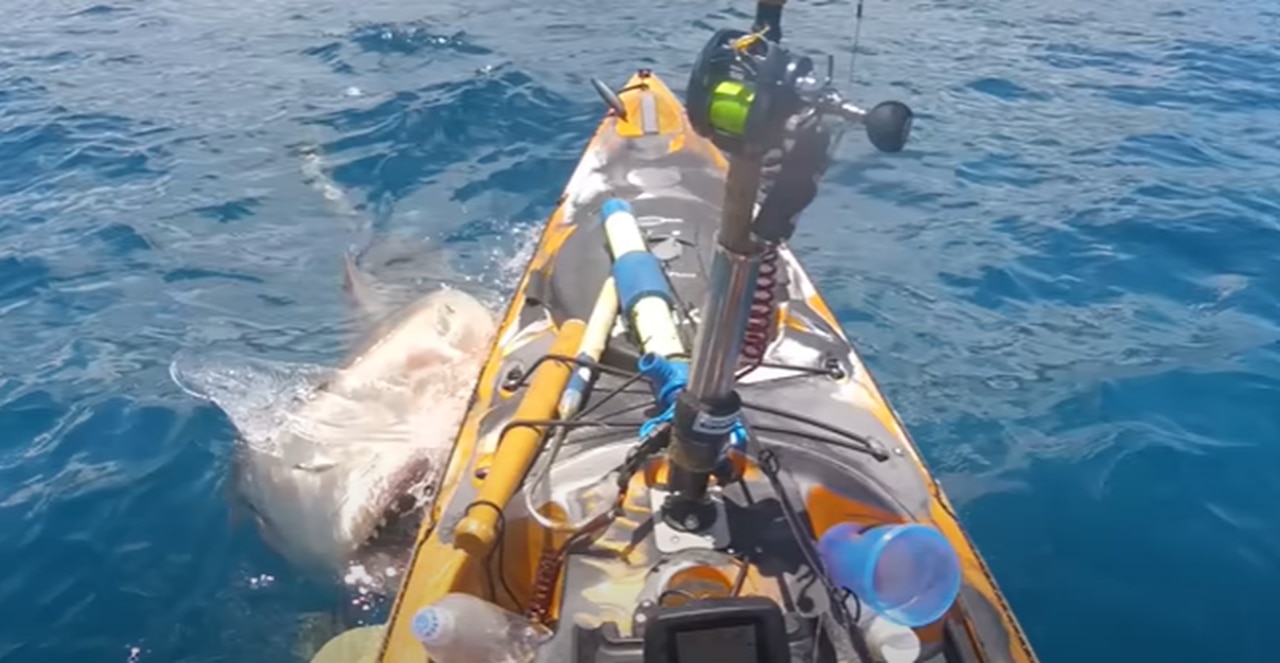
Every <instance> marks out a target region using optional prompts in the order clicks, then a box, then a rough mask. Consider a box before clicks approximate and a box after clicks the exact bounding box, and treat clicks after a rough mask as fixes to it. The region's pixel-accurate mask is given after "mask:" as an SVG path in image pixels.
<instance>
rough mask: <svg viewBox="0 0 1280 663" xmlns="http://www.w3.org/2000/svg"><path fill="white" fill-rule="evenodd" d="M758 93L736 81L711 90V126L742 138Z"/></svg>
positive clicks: (722, 83)
mask: <svg viewBox="0 0 1280 663" xmlns="http://www.w3.org/2000/svg"><path fill="white" fill-rule="evenodd" d="M755 99H756V91H755V90H754V89H752V88H751V87H750V86H748V85H746V84H745V83H742V82H740V81H735V80H725V81H721V82H720V83H718V84H716V86H715V87H714V88H712V90H711V103H710V107H709V108H708V109H707V116H708V119H709V120H710V121H711V126H712V127H714V128H715V129H716V130H717V131H720V132H723V133H726V134H728V135H730V136H733V137H735V138H741V137H742V135H743V133H744V132H745V131H746V126H747V115H748V114H750V112H751V104H752V103H754V102H755Z"/></svg>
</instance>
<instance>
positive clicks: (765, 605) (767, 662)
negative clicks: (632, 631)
mask: <svg viewBox="0 0 1280 663" xmlns="http://www.w3.org/2000/svg"><path fill="white" fill-rule="evenodd" d="M789 660H790V654H789V651H788V647H787V629H786V625H785V624H784V623H783V621H782V610H781V609H779V607H778V604H777V603H774V602H773V601H771V600H769V599H767V598H763V597H742V598H733V599H704V600H700V601H694V602H692V603H688V604H684V605H679V606H672V607H666V608H662V609H661V610H655V611H653V612H651V613H650V614H649V617H648V624H646V625H645V631H644V663H707V662H708V661H726V662H729V661H732V662H733V663H784V662H785V661H789Z"/></svg>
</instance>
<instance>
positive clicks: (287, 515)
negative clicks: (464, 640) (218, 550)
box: [171, 287, 496, 590]
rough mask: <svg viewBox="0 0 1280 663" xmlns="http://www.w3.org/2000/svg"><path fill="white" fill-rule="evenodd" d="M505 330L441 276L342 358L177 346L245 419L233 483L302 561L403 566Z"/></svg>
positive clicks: (379, 569) (196, 390) (370, 572)
mask: <svg viewBox="0 0 1280 663" xmlns="http://www.w3.org/2000/svg"><path fill="white" fill-rule="evenodd" d="M495 332H496V321H495V318H494V316H493V314H492V313H491V312H490V311H489V309H488V308H487V307H485V306H484V305H483V304H482V303H481V302H480V301H479V300H477V299H476V298H475V297H472V296H471V295H469V294H466V293H464V292H462V291H460V290H456V289H452V288H448V287H444V288H438V289H435V290H434V291H432V292H431V293H429V294H427V295H425V296H423V297H420V298H418V299H417V300H415V301H413V302H411V303H410V304H409V305H407V306H405V307H403V308H401V309H399V310H397V311H396V312H395V313H394V314H393V315H392V316H391V317H390V318H388V319H386V320H384V321H383V322H382V324H380V325H379V326H377V327H376V328H375V329H374V330H373V332H372V333H370V334H369V335H368V337H367V338H366V339H365V340H364V342H363V343H361V344H360V346H359V347H358V349H357V350H356V351H355V352H354V353H352V355H351V356H350V358H349V359H348V360H347V361H346V362H344V363H343V364H342V365H341V366H340V367H338V368H336V369H327V368H324V367H319V366H313V365H302V364H285V363H282V362H274V361H268V360H246V359H244V358H226V359H218V358H216V357H208V356H206V357H201V358H197V357H193V356H190V355H185V356H182V355H180V356H179V357H178V358H177V359H175V360H174V363H173V365H172V366H171V374H172V376H173V378H174V380H175V382H177V383H178V384H179V385H180V386H181V387H182V388H183V389H185V390H186V391H187V392H188V393H191V394H194V395H196V396H199V397H201V398H204V399H207V400H210V401H212V402H214V403H215V404H216V405H218V406H219V407H220V408H221V409H222V410H223V411H224V412H225V413H226V414H227V416H228V418H229V419H230V420H231V421H232V423H233V424H234V425H235V427H236V429H237V432H238V440H237V444H236V448H235V453H234V456H233V458H234V462H233V467H234V472H233V476H234V483H235V486H236V489H237V491H238V492H239V494H240V495H241V496H242V497H243V499H244V501H245V502H246V503H247V505H248V506H249V507H250V509H251V510H252V512H253V513H254V515H255V516H256V519H257V521H258V524H259V528H260V530H261V531H262V533H263V536H264V538H265V539H266V540H267V542H268V543H269V544H271V545H272V546H273V547H275V548H276V549H277V550H278V551H280V552H281V553H282V554H283V555H284V556H285V557H286V558H288V559H289V560H290V561H291V562H293V563H294V564H295V565H298V566H300V567H304V568H306V569H311V570H315V571H319V572H322V573H325V574H328V575H343V574H345V575H347V576H348V577H349V576H350V574H351V571H352V569H353V568H357V567H359V568H361V569H363V571H364V575H365V577H364V578H363V579H362V580H359V581H358V582H360V584H362V585H363V586H371V588H372V589H374V590H382V589H394V587H380V586H379V585H380V584H381V583H383V582H385V581H388V580H390V579H391V578H393V577H394V576H395V575H396V573H397V572H398V571H399V567H401V566H402V565H403V564H404V563H405V562H406V561H407V558H408V553H409V548H410V546H411V544H412V540H413V538H412V535H413V530H416V523H417V521H418V520H420V518H421V512H422V507H424V506H425V505H427V504H428V503H429V502H430V500H431V499H432V497H433V496H434V491H435V489H436V488H437V487H438V482H439V479H440V476H441V474H442V472H443V469H444V464H445V463H447V462H448V458H449V454H450V450H451V448H452V446H453V443H454V438H455V436H456V435H457V432H458V428H459V426H460V425H461V423H462V420H463V418H464V417H465V415H466V411H467V404H468V402H469V400H470V397H471V392H472V389H473V388H474V385H475V381H476V379H477V377H478V375H479V372H480V369H481V367H482V365H483V362H484V360H485V358H486V356H487V354H488V350H489V345H490V343H491V341H492V339H493V336H494V334H495Z"/></svg>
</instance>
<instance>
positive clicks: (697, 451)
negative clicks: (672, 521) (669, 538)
mask: <svg viewBox="0 0 1280 663" xmlns="http://www.w3.org/2000/svg"><path fill="white" fill-rule="evenodd" d="M759 188H760V159H759V157H757V156H755V155H735V156H733V157H731V158H730V161H729V172H728V174H727V178H726V183H725V199H724V205H723V210H722V216H721V220H720V231H719V233H718V234H717V242H716V248H715V256H714V257H713V259H712V264H711V277H710V283H709V287H708V289H707V294H706V301H705V302H704V304H703V306H702V311H701V323H700V324H699V325H698V334H697V339H696V341H695V343H694V352H693V358H692V364H691V366H690V368H689V380H688V383H687V384H686V387H685V392H686V395H687V397H688V398H690V399H691V400H693V401H694V402H695V403H696V404H697V405H696V408H697V411H696V412H687V411H686V412H681V405H687V404H678V405H677V415H676V419H677V421H676V424H677V425H676V426H675V427H674V431H673V433H674V435H673V440H672V445H671V450H670V458H671V461H672V462H671V486H672V488H674V489H675V492H676V493H677V495H678V498H677V499H679V500H683V501H686V502H688V501H697V500H701V499H702V497H703V496H704V495H705V494H706V490H707V480H708V477H709V476H710V474H711V472H713V471H714V470H715V465H716V462H717V461H718V460H719V458H720V454H721V452H722V450H723V446H724V444H725V443H726V441H727V438H728V435H727V431H725V434H718V433H709V434H708V433H707V431H706V430H705V429H704V430H699V428H700V426H699V422H698V417H699V416H701V414H702V413H705V412H715V411H717V410H719V409H721V408H723V407H725V406H726V404H727V402H728V401H729V399H730V397H731V396H732V394H733V389H734V386H735V385H734V374H735V373H736V372H737V368H738V356H739V354H740V352H741V349H742V334H743V330H744V328H745V326H746V323H747V317H748V315H749V314H750V308H751V299H752V294H753V293H754V291H755V286H756V279H757V276H758V273H759V268H760V251H759V248H758V247H757V245H756V242H755V241H754V240H753V239H752V238H751V221H752V216H753V215H754V213H755V201H756V192H757V191H759ZM728 407H729V408H730V409H731V410H736V409H737V408H736V405H735V404H730V405H729V406H728ZM686 409H687V408H686ZM682 414H683V415H684V416H682ZM690 418H692V419H693V421H691V422H690V421H689V419H690ZM682 421H684V422H686V423H687V424H688V425H681V422H682ZM686 506H688V505H687V504H686ZM681 517H683V516H681ZM696 521H697V519H696V518H695V522H696ZM704 524H706V523H704Z"/></svg>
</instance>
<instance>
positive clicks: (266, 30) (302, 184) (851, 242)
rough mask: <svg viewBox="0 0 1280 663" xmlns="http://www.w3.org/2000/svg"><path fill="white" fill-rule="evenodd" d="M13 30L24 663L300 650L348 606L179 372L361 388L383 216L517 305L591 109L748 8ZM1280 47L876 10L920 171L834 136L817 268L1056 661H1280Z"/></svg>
mask: <svg viewBox="0 0 1280 663" xmlns="http://www.w3.org/2000/svg"><path fill="white" fill-rule="evenodd" d="M5 9H6V17H5V20H4V21H3V22H0V347H2V348H3V351H0V569H3V570H4V572H3V574H0V616H2V617H0V661H3V662H5V663H8V662H10V661H12V662H15V663H16V662H21V663H37V662H44V661H50V662H59V663H61V662H63V661H72V660H82V661H108V662H109V661H139V662H156V663H160V662H166V663H167V662H171V661H184V662H188V661H189V662H206V661H209V662H211V661H224V660H235V661H282V660H291V659H290V657H291V656H293V655H294V654H293V652H294V651H295V648H296V646H297V643H298V641H299V639H300V638H301V639H305V636H299V630H300V624H306V623H307V622H306V619H305V618H304V616H305V615H306V614H308V613H314V612H318V611H324V610H328V609H330V608H332V607H333V605H334V602H335V601H337V600H339V599H338V596H337V595H336V594H335V592H334V591H333V590H331V589H329V588H326V587H321V586H317V585H315V584H314V583H311V582H309V581H308V580H306V579H304V578H301V577H299V576H298V575H297V574H296V573H295V572H294V571H292V570H291V569H290V568H289V567H288V566H287V565H286V564H285V563H284V562H282V561H281V560H280V559H278V558H277V557H276V556H275V555H274V553H272V552H271V551H270V550H269V549H268V548H266V547H265V545H264V544H262V543H261V541H260V540H259V538H258V537H257V534H256V533H255V532H254V531H253V529H252V528H251V527H250V526H249V525H248V524H247V523H246V522H244V520H243V519H241V518H238V517H237V515H236V513H235V512H234V510H233V509H231V508H230V507H229V506H228V500H227V494H226V493H227V485H226V464H227V454H228V450H229V446H230V443H231V440H232V429H231V427H230V425H229V424H228V422H227V421H226V420H225V418H224V417H223V416H222V415H221V414H220V413H218V412H217V411H215V410H212V409H211V408H208V407H205V406H201V405H199V404H196V403H193V402H192V401H191V399H190V398H188V397H186V396H185V395H183V394H182V393H181V392H180V391H179V390H178V389H177V388H176V387H175V386H173V384H172V383H171V381H170V380H169V377H168V374H167V365H168V362H169V360H170V358H171V357H172V356H173V354H174V353H175V352H176V351H177V350H179V349H181V348H202V347H207V346H218V347H220V348H223V349H231V350H234V351H238V352H242V353H244V354H251V355H253V356H268V357H273V358H278V359H284V360H301V361H326V362H332V361H334V360H336V359H337V358H338V357H339V356H340V355H341V353H342V351H343V349H344V348H345V347H347V345H348V344H349V343H350V342H351V341H352V334H353V333H354V332H353V330H354V328H353V326H352V324H351V322H350V315H349V314H348V312H347V310H346V308H345V304H344V302H343V299H342V295H341V292H340V289H339V287H340V283H341V281H340V277H339V267H340V256H341V252H342V251H343V250H344V249H345V248H346V247H347V246H348V245H350V244H351V243H353V242H354V241H356V240H357V238H358V237H359V236H360V231H359V227H360V224H361V223H362V222H361V221H359V219H370V220H371V223H372V224H373V226H374V227H375V228H376V229H378V230H381V231H387V232H393V233H402V234H406V235H408V236H411V237H417V238H431V239H433V240H437V241H441V242H445V243H447V245H448V246H449V247H450V248H451V249H452V252H453V255H454V256H455V262H456V266H457V268H458V269H459V270H460V271H461V272H463V273H464V274H469V275H471V276H473V277H475V278H477V279H481V280H482V281H484V282H486V283H488V284H490V285H491V286H492V287H493V288H495V293H497V294H499V295H500V294H501V292H502V288H503V287H505V286H504V285H503V283H504V281H505V280H506V279H509V278H510V277H511V276H512V275H513V274H515V273H517V272H518V269H519V267H520V256H521V251H522V250H525V248H526V247H527V246H528V243H529V242H530V241H531V239H532V238H533V233H535V232H536V230H537V229H538V227H539V226H540V224H541V223H542V221H543V219H544V218H545V216H546V215H547V214H548V213H549V212H550V210H551V208H552V206H553V204H554V202H555V200H556V197H557V196H558V195H559V193H560V189H561V187H562V186H563V184H564V182H565V180H566V179H567V177H568V176H569V174H570V172H571V170H572V168H573V166H574V164H575V162H576V160H577V158H578V155H579V152H580V150H581V148H582V146H583V144H584V142H585V140H586V138H587V137H588V135H589V133H590V131H591V130H592V129H593V128H594V125H595V123H596V121H597V120H598V118H599V116H600V114H601V112H602V108H601V106H600V104H599V102H598V100H597V99H596V97H595V96H594V93H593V92H592V91H591V89H590V86H589V85H588V78H589V77H590V76H599V77H601V78H603V79H605V80H607V81H610V82H615V83H618V82H621V81H623V80H625V78H626V76H627V75H628V74H629V73H630V72H631V70H632V69H634V68H635V67H638V66H645V67H651V68H653V69H655V70H656V71H657V72H658V73H659V74H660V75H663V76H664V77H665V78H666V79H667V80H668V81H670V82H671V83H672V84H673V86H675V87H677V89H678V90H682V89H683V86H684V78H685V76H687V73H688V70H689V66H690V63H691V61H692V58H693V55H694V53H695V49H696V48H697V47H699V46H700V45H701V43H702V42H703V40H705V39H706V38H707V37H708V36H709V33H710V31H711V30H713V29H715V28H718V27H722V26H729V25H739V26H740V25H743V24H745V23H746V22H748V21H749V19H750V13H751V6H750V3H745V4H744V3H743V2H738V1H736V0H735V1H734V2H727V1H717V2H712V3H682V2H675V1H673V0H655V1H654V2H650V3H645V4H643V5H637V6H618V7H607V6H605V5H602V4H601V3H598V2H590V1H588V0H564V1H563V2H559V3H512V2H499V1H497V0H471V1H467V2H463V1H461V0H444V1H440V2H431V3H408V2H392V1H390V0H368V1H366V2H359V3H356V2H333V0H306V1H305V2H304V1H302V0H267V1H265V2H245V1H237V0H231V1H222V2H212V1H210V0H187V1H185V2H177V1H176V0H151V1H149V2H143V1H142V0H102V2H100V3H98V4H94V3H93V2H91V1H72V0H47V1H44V0H42V1H36V0H16V1H11V2H7V3H5ZM852 16H853V7H852V6H851V4H850V2H848V1H847V0H840V1H822V2H817V1H815V2H803V1H802V0H795V2H794V3H793V6H792V7H790V8H789V9H788V15H787V17H786V19H785V21H784V24H785V30H786V34H787V40H788V41H789V42H792V43H793V44H794V45H795V46H797V47H803V48H804V49H806V50H812V51H814V52H815V53H819V52H835V53H839V54H841V55H840V58H839V60H838V64H839V66H840V69H839V74H840V75H841V76H842V77H848V75H849V73H848V68H849V61H848V51H849V44H850V37H851V35H852V33H853V22H852ZM1277 34H1280V10H1277V9H1276V8H1275V7H1274V5H1273V3H1269V2H1264V1H1262V0H1223V1H1222V2H1217V3H1211V2H1207V1H1205V0H1153V1H1152V2H1144V3H1121V2H1105V1H1103V0H1081V1H1080V2H1074V3H1066V4H1064V3H1054V2H1047V1H1046V0H1015V1H1012V2H1002V3H976V2H970V1H969V0H913V1H907V2H894V3H889V2H884V1H883V0H868V2H867V8H866V20H865V21H864V25H863V26H862V37H861V48H860V52H859V55H858V58H857V66H856V69H855V76H854V78H855V79H856V87H855V88H854V89H855V90H856V94H857V95H858V96H859V98H861V99H865V100H867V101H868V102H875V101H878V100H881V99H884V98H889V97H895V98H899V99H901V100H903V101H906V102H907V103H909V104H911V105H912V106H913V107H914V108H915V109H916V110H917V112H918V115H919V117H918V120H917V122H916V130H915V135H914V141H913V143H912V144H911V146H910V147H909V148H908V150H907V151H906V152H904V153H902V154H899V155H892V156H885V155H877V154H874V153H873V151H872V150H871V148H870V147H869V146H867V145H866V144H865V141H862V140H860V139H857V138H856V137H849V138H846V140H845V142H844V144H843V145H842V149H841V153H840V162H839V163H838V164H837V165H836V166H835V167H834V168H833V170H832V172H831V174H830V175H829V177H828V179H827V183H826V185H825V188H824V189H823V192H822V195H821V197H820V198H819V200H818V201H816V202H815V203H814V205H813V206H812V207H811V209H810V210H809V212H808V213H807V214H806V217H805V219H804V221H803V225H802V227H801V230H800V231H799V234H798V236H797V238H796V241H795V243H794V244H795V248H796V249H797V251H798V252H799V253H800V254H801V256H802V257H803V259H804V260H805V261H806V262H807V264H808V265H809V267H810V271H811V272H812V274H813V276H814V277H815V279H816V280H817V281H818V284H819V286H820V288H821V289H822V290H823V291H824V293H825V294H826V295H827V297H828V298H829V299H830V300H831V301H832V303H833V304H834V305H835V306H836V308H837V310H838V313H839V315H840V318H841V320H842V322H843V324H844V326H845V328H846V329H847V330H848V331H849V333H850V334H851V335H852V337H853V338H854V339H855V340H856V341H857V343H858V346H859V348H860V350H861V351H862V352H863V354H864V356H865V358H866V359H867V360H868V362H869V364H870V365H871V368H872V370H873V371H874V372H875V374H876V376H877V378H878V380H879V382H880V383H881V385H882V387H883V388H884V390H885V391H886V393H887V394H888V396H889V397H890V399H891V400H892V401H893V402H894V404H895V406H896V407H897V409H898V410H899V411H900V413H901V415H902V416H903V418H904V419H905V420H906V422H907V424H908V426H909V428H910V429H911V430H912V432H913V434H914V436H915V437H916V439H917V442H918V443H919V444H920V446H921V447H922V449H923V451H924V454H925V456H926V457H927V459H928V461H929V462H930V464H931V465H932V466H933V468H934V469H935V470H936V471H937V472H938V473H939V475H940V476H941V477H942V480H943V484H944V486H945V487H946V488H947V489H948V491H949V493H950V495H951V496H952V498H953V500H954V501H955V502H956V504H957V506H958V508H959V512H960V515H961V517H962V518H963V520H964V521H965V523H966V524H967V526H968V528H969V530H970V532H971V534H972V536H973V538H974V539H975V541H976V542H977V543H978V545H979V547H980V548H981V550H982V551H983V553H984V555H985V557H986V559H987V561H988V562H989V563H990V565H991V567H992V568H993V570H994V572H995V573H996V575H997V577H998V580H999V582H1000V584H1001V586H1002V588H1003V589H1004V591H1005V592H1006V594H1007V596H1008V598H1009V600H1010V602H1011V603H1012V605H1013V607H1014V609H1015V610H1016V611H1017V613H1018V615H1019V618H1020V620H1021V622H1022V624H1023V625H1024V627H1025V628H1026V630H1027V632H1028V634H1029V637H1030V639H1031V641H1032V643H1033V645H1034V646H1035V647H1036V649H1037V650H1038V652H1039V654H1040V655H1041V657H1042V659H1043V660H1044V661H1046V663H1071V662H1075V661H1089V662H1090V663H1105V662H1112V661H1115V662H1120V661H1161V662H1164V663H1181V662H1187V663H1191V662H1199V661H1207V660H1230V661H1236V662H1241V663H1243V662H1246V661H1248V662H1254V661H1257V662H1265V661H1271V660H1274V659H1275V656H1274V654H1271V653H1270V652H1271V651H1272V650H1273V649H1274V645H1273V643H1272V642H1271V641H1270V638H1269V636H1270V635H1271V634H1272V633H1271V632H1270V631H1269V630H1268V628H1267V627H1268V626H1271V625H1273V624H1274V619H1273V618H1272V617H1271V616H1272V615H1274V614H1275V612H1274V610H1273V605H1274V601H1275V597H1276V596H1277V595H1278V592H1280V521H1277V518H1276V516H1275V513H1276V507H1275V505H1276V504H1280V444H1278V442H1280V440H1278V439H1277V438H1280V409H1277V407H1276V406H1275V401H1276V398H1277V395H1278V394H1280V345H1278V344H1277V339H1278V338H1280V308H1278V305H1277V303H1278V302H1277V294H1276V293H1277V292H1280V260H1278V259H1277V257H1276V256H1277V255H1278V254H1280V43H1278V42H1277V41H1276V38H1275V35H1277ZM308 155H312V156H316V157H318V161H317V160H312V161H308V158H309V156H308ZM329 181H331V182H332V183H333V184H335V185H336V186H337V187H338V188H340V189H341V190H342V191H345V192H346V195H347V198H346V199H345V200H344V199H342V198H337V199H330V198H326V195H325V194H326V193H332V190H328V189H325V188H324V186H321V184H323V183H326V182H329ZM344 204H346V205H349V206H348V207H344Z"/></svg>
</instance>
